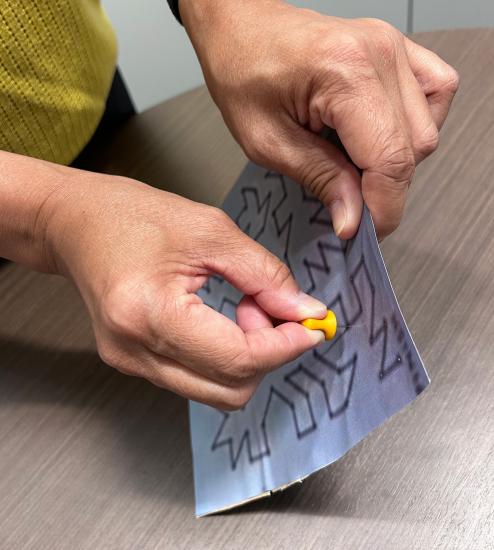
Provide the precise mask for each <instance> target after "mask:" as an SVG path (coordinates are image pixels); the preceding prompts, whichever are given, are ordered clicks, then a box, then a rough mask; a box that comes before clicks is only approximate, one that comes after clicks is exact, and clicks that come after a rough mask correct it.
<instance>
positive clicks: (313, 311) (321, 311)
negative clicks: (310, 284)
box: [298, 292, 327, 319]
mask: <svg viewBox="0 0 494 550" xmlns="http://www.w3.org/2000/svg"><path fill="white" fill-rule="evenodd" d="M298 310H299V313H300V317H301V319H308V318H309V317H316V318H323V317H324V316H325V315H326V312H327V307H326V306H325V305H324V304H323V303H322V302H320V301H319V300H316V299H315V298H313V297H312V296H309V295H308V294H305V293H304V292H300V294H299V295H298Z"/></svg>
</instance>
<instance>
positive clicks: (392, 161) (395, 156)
mask: <svg viewBox="0 0 494 550" xmlns="http://www.w3.org/2000/svg"><path fill="white" fill-rule="evenodd" d="M380 171H381V172H382V173H383V174H384V175H386V176H388V177H390V178H392V179H393V180H395V182H396V183H397V184H403V186H408V184H409V183H410V181H411V179H412V177H413V173H414V172H415V156H414V154H413V151H412V149H411V147H408V146H403V147H398V148H393V149H391V150H389V151H387V152H386V154H385V156H384V157H383V159H382V162H381V169H380Z"/></svg>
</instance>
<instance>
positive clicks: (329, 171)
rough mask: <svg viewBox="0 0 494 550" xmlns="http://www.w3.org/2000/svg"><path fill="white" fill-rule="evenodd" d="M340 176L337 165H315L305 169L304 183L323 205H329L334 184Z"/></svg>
mask: <svg viewBox="0 0 494 550" xmlns="http://www.w3.org/2000/svg"><path fill="white" fill-rule="evenodd" d="M339 175H340V171H339V168H338V166H337V164H336V163H335V164H328V165H322V164H321V163H318V164H316V163H314V164H311V165H310V166H308V167H307V168H306V169H305V173H304V174H303V178H302V183H303V184H304V185H305V186H306V187H307V188H308V189H309V190H310V191H311V193H313V194H314V195H315V196H316V197H317V198H318V199H319V200H320V201H321V202H322V203H324V204H328V203H329V202H330V199H331V193H332V190H333V189H334V184H335V182H336V180H337V179H338V176H339Z"/></svg>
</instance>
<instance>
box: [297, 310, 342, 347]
mask: <svg viewBox="0 0 494 550" xmlns="http://www.w3.org/2000/svg"><path fill="white" fill-rule="evenodd" d="M300 324H301V325H303V326H304V327H305V328H308V329H310V330H322V331H323V332H324V335H325V337H326V340H332V339H333V338H334V337H335V336H336V329H337V328H338V323H337V322H336V315H335V314H334V311H331V310H330V309H328V312H327V313H326V317H324V319H304V320H303V321H300Z"/></svg>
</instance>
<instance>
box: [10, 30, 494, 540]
mask: <svg viewBox="0 0 494 550" xmlns="http://www.w3.org/2000/svg"><path fill="white" fill-rule="evenodd" d="M415 38H416V39H417V40H418V41H419V42H420V43H422V44H424V45H425V46H427V47H429V48H431V49H433V50H435V51H437V52H438V53H439V54H440V55H441V56H442V57H443V58H445V59H446V60H447V61H448V62H450V63H451V64H452V65H454V66H455V67H456V68H457V69H458V70H459V72H460V74H461V77H462V84H461V91H460V92H459V94H458V96H457V99H456V101H455V105H454V108H453V111H452V113H451V116H450V117H449V120H448V122H447V124H446V127H445V128H444V131H443V133H442V144H441V147H440V149H439V151H438V152H437V153H436V154H435V155H434V156H433V158H432V159H430V160H428V161H427V162H426V163H424V164H423V166H421V167H420V169H419V171H418V174H417V177H416V180H415V183H414V185H413V189H412V191H411V195H410V200H409V203H408V209H407V213H406V217H405V219H404V222H403V224H402V226H401V228H400V229H399V230H398V231H397V232H396V234H395V235H393V236H392V237H391V238H389V239H388V240H386V242H385V243H384V245H383V249H384V254H385V257H386V260H387V264H388V266H389V270H390V274H391V279H392V281H393V283H394V285H395V289H396V292H397V295H398V297H399V299H400V302H401V305H402V307H403V310H404V313H405V317H406V318H407V320H408V321H409V325H410V328H411V330H412V333H413V334H414V337H415V340H416V343H417V346H418V348H419V349H420V351H421V352H422V355H423V358H424V361H425V363H426V365H427V367H428V370H429V372H430V375H431V377H432V385H431V387H430V388H429V389H428V390H427V391H426V392H425V393H424V394H423V395H422V396H421V397H420V398H419V399H418V400H417V401H416V402H415V403H414V404H413V405H412V406H410V407H408V408H407V409H406V410H404V411H403V412H402V413H400V414H398V415H397V416H396V417H394V418H393V419H392V420H390V421H389V422H387V423H386V424H385V425H384V426H382V427H381V428H379V429H378V430H376V431H375V432H374V433H373V434H371V435H370V436H369V437H368V438H367V439H366V440H365V441H364V442H362V443H361V444H359V445H357V447H356V448H354V449H353V450H352V451H351V452H350V453H348V455H346V456H345V457H344V458H343V459H342V460H340V461H339V462H337V463H336V464H334V465H333V466H330V467H329V468H326V469H325V470H324V471H321V472H319V473H317V474H316V475H314V476H312V477H311V478H309V479H308V480H307V481H306V482H305V483H304V484H303V485H302V486H301V487H296V488H292V489H289V490H287V491H286V492H284V493H282V494H279V495H277V496H275V497H273V498H271V499H268V500H265V501H262V502H258V503H255V504H252V505H250V506H246V507H245V508H243V509H239V510H235V511H233V512H231V513H228V514H224V515H220V516H215V517H210V518H204V519H201V520H197V519H195V517H194V508H193V482H192V464H191V454H190V447H189V433H188V420H187V406H186V403H185V402H184V401H183V400H182V399H180V398H178V397H176V396H174V395H172V394H169V393H167V392H165V391H162V390H159V389H157V388H155V387H153V386H152V385H150V384H148V383H146V382H144V381H142V380H138V379H135V378H128V377H125V376H123V375H120V374H118V373H117V372H115V371H113V370H112V369H110V368H109V367H106V366H104V365H103V364H102V363H101V362H100V360H99V359H98V357H97V355H96V353H95V346H94V341H93V337H92V335H91V329H90V324H89V321H88V316H87V315H86V313H85V311H84V308H83V306H82V303H81V301H80V299H79V298H78V296H77V294H76V292H75V291H74V289H73V288H72V287H71V286H70V284H68V283H67V282H66V281H64V280H62V279H61V278H57V277H51V276H44V275H39V274H36V273H31V272H29V271H28V270H27V269H24V268H23V267H20V266H16V265H6V266H3V268H2V269H1V270H0V350H1V356H0V357H1V360H0V468H1V470H0V471H1V476H0V547H1V548H2V549H4V548H5V549H9V550H10V549H19V548H22V549H24V548H33V549H36V550H40V549H45V548H46V549H50V550H53V549H56V548H67V549H91V550H94V549H100V548H115V549H127V548H136V549H140V550H143V549H151V548H200V549H206V548H211V549H219V548H252V549H258V548H297V549H298V548H335V549H345V550H348V549H354V548H365V549H368V548H369V549H374V548H379V549H383V548H384V549H388V548H390V549H391V548H392V549H396V548H406V549H412V548H417V549H430V548H445V549H446V548H447V549H452V548H461V549H466V548H472V549H481V550H483V549H487V548H493V547H494V320H493V317H494V315H493V312H494V192H493V190H494V186H493V183H494V181H493V174H494V55H493V52H494V31H487V30H485V31H484V30H474V31H455V32H438V33H430V34H421V35H417V36H416V37H415ZM244 161H245V159H244V157H243V155H242V153H241V152H240V151H239V149H238V147H237V146H236V145H235V144H234V143H233V141H232V139H231V138H230V136H229V134H228V132H227V131H226V130H225V128H224V126H223V124H222V122H221V117H220V115H219V113H218V112H217V110H216V109H215V107H214V106H213V105H212V103H211V101H210V99H209V97H208V95H207V92H206V91H205V90H204V89H198V90H195V91H193V92H190V93H187V94H185V95H183V96H181V97H179V98H177V99H174V100H172V101H169V102H167V103H165V104H163V105H161V106H159V107H156V108H155V109H152V110H151V111H149V112H146V113H143V114H141V115H139V116H137V117H136V118H134V119H133V120H132V121H130V122H129V123H128V125H127V126H126V127H125V128H123V130H122V131H121V132H120V133H119V135H118V136H117V137H116V138H115V139H114V140H113V141H112V142H111V143H110V144H109V145H108V147H107V148H106V149H105V150H104V151H103V152H102V153H101V154H100V155H99V157H98V158H95V161H94V162H95V167H97V168H99V169H101V170H105V171H108V172H114V173H121V174H126V175H129V176H133V177H136V178H139V179H141V180H144V181H147V182H149V183H152V184H156V185H161V186H164V187H167V188H168V189H171V190H174V191H179V192H182V193H184V194H186V195H188V196H190V197H192V198H194V199H197V200H203V201H206V202H210V203H219V202H220V201H221V199H222V198H223V197H224V195H225V193H226V191H227V190H228V187H229V186H230V185H231V184H232V183H233V181H234V180H235V178H236V176H237V175H238V173H239V172H240V170H241V168H242V166H243V164H244Z"/></svg>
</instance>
